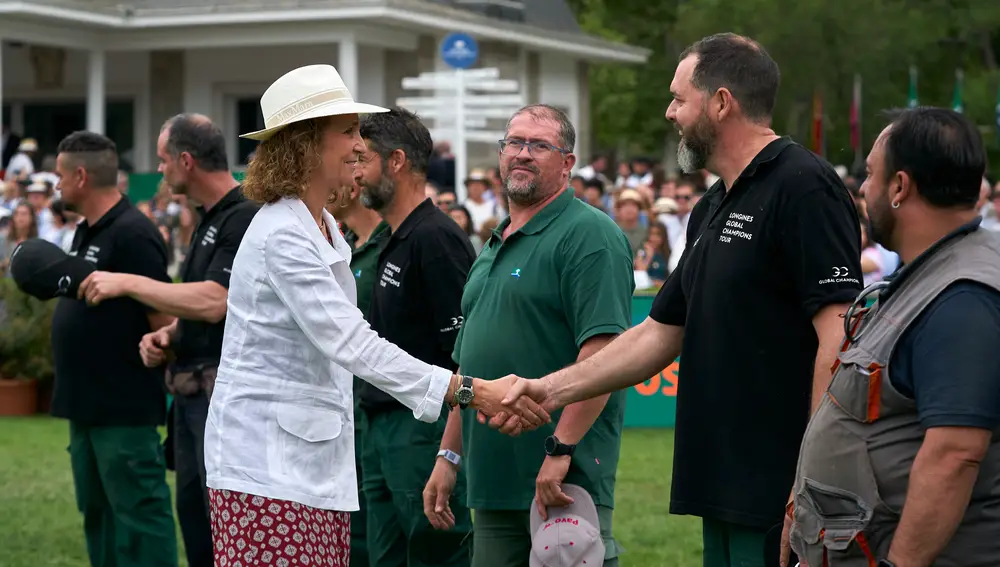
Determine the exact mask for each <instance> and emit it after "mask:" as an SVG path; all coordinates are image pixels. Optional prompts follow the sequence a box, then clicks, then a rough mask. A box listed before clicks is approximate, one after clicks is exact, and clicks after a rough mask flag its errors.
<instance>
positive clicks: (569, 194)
mask: <svg viewBox="0 0 1000 567" xmlns="http://www.w3.org/2000/svg"><path fill="white" fill-rule="evenodd" d="M574 199H576V196H574V195H573V189H571V188H566V189H563V192H562V193H560V194H559V196H558V197H556V198H555V199H554V200H553V201H552V202H551V203H549V204H548V205H545V208H543V209H542V210H540V211H538V212H537V213H535V216H533V217H531V220H529V221H528V223H527V224H525V225H524V226H522V227H521V228H520V229H519V230H518V231H517V232H519V233H522V234H538V233H539V232H542V231H543V230H545V227H547V226H549V223H551V222H552V221H553V220H555V219H556V217H558V216H559V215H561V214H562V212H563V211H565V210H566V207H568V206H569V204H570V203H572V202H573V200H574ZM508 226H510V216H509V215H508V216H507V218H505V219H503V222H501V223H500V225H499V226H497V227H496V228H495V229H493V235H494V236H496V237H497V239H499V240H503V231H504V230H506V228H507V227H508Z"/></svg>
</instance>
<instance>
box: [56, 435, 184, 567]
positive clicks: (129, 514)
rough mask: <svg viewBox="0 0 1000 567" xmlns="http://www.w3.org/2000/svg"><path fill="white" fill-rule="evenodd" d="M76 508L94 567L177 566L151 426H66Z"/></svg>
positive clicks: (160, 460) (158, 453)
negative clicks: (81, 519)
mask: <svg viewBox="0 0 1000 567" xmlns="http://www.w3.org/2000/svg"><path fill="white" fill-rule="evenodd" d="M69 454H70V462H71V463H72V467H73V484H74V485H75V487H76V502H77V507H78V508H79V509H80V512H81V513H82V514H83V532H84V536H85V537H86V540H87V553H88V554H89V556H90V564H91V565H92V566H93V567H176V565H177V535H176V529H177V527H176V525H175V524H174V515H173V509H172V507H171V502H170V488H169V487H168V486H167V479H166V463H165V462H164V458H163V449H162V447H161V445H160V434H159V433H158V432H157V430H156V428H155V427H152V426H149V427H89V426H84V425H80V424H77V423H73V422H70V425H69Z"/></svg>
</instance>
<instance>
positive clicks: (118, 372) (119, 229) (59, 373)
mask: <svg viewBox="0 0 1000 567" xmlns="http://www.w3.org/2000/svg"><path fill="white" fill-rule="evenodd" d="M70 253H71V254H73V255H75V256H78V257H81V258H83V259H85V260H87V261H88V262H91V263H92V264H95V265H96V266H97V269H98V270H101V271H107V272H117V273H128V274H137V275H140V276H145V277H147V278H151V279H154V280H157V281H162V282H169V281H170V277H169V276H168V275H167V247H166V244H165V243H164V241H163V237H162V236H161V235H160V232H159V230H157V228H156V226H155V225H154V224H153V222H152V221H150V220H149V219H148V218H146V217H145V216H144V215H143V214H142V213H141V212H139V210H138V209H136V208H135V207H133V206H132V204H131V203H130V202H129V201H128V199H127V198H126V197H122V199H121V201H119V202H118V204H116V205H115V206H114V207H112V208H111V209H110V210H109V211H108V212H107V213H106V214H105V215H104V216H103V217H101V219H100V220H99V221H97V222H96V223H94V226H88V225H87V223H86V221H84V222H81V223H80V224H79V225H78V226H77V229H76V234H75V235H74V237H73V245H72V248H71V252H70ZM149 311H150V310H149V309H148V308H147V307H146V306H145V305H143V304H142V303H139V302H138V301H136V300H134V299H131V298H129V297H120V298H117V299H109V300H107V301H102V302H101V303H100V304H99V305H97V306H93V307H92V306H90V305H88V304H87V302H86V301H85V300H79V299H75V298H69V297H63V298H60V299H59V303H58V304H57V305H56V310H55V314H54V316H53V319H52V351H53V358H54V363H55V387H54V391H53V396H52V415H54V416H56V417H62V418H66V419H69V420H72V421H75V422H77V423H80V424H84V425H117V426H141V425H160V424H162V423H163V421H164V417H165V415H166V390H165V388H164V385H163V368H162V367H158V368H146V367H145V365H143V363H142V359H141V358H140V357H139V341H141V340H142V337H143V335H145V334H146V333H149V332H150V331H151V330H152V329H151V328H150V325H149V319H148V314H149Z"/></svg>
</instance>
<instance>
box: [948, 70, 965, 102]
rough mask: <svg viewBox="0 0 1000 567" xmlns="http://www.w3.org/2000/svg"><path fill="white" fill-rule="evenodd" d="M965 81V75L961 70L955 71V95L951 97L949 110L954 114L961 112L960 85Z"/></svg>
mask: <svg viewBox="0 0 1000 567" xmlns="http://www.w3.org/2000/svg"><path fill="white" fill-rule="evenodd" d="M964 80H965V73H963V72H962V70H961V69H955V94H953V95H952V97H951V109H952V110H954V111H955V112H962V83H963V82H964Z"/></svg>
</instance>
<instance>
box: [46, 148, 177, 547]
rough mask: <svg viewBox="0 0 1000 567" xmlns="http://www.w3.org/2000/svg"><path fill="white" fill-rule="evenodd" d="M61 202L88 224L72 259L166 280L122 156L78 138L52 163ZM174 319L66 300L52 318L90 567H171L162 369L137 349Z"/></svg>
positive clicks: (123, 302)
mask: <svg viewBox="0 0 1000 567" xmlns="http://www.w3.org/2000/svg"><path fill="white" fill-rule="evenodd" d="M56 173H57V174H58V175H59V178H60V179H59V189H60V191H61V192H62V199H63V202H64V203H65V204H66V206H67V207H68V208H71V209H72V210H73V211H75V212H76V213H78V214H79V215H80V216H81V217H82V218H83V220H82V221H81V222H80V224H79V225H78V226H77V230H76V234H75V236H74V238H73V244H72V247H71V252H70V253H71V254H73V255H75V256H77V257H80V258H83V259H85V260H86V261H88V262H91V263H93V264H94V265H95V266H96V268H97V269H98V270H105V271H108V272H116V273H123V274H125V273H128V274H136V275H138V276H141V277H143V278H148V279H149V281H155V282H166V281H170V278H169V277H168V276H167V250H166V247H165V246H164V244H163V238H162V237H161V236H160V233H159V231H158V230H157V229H156V227H155V226H154V225H153V223H152V222H150V221H149V219H147V218H146V217H145V216H143V215H142V213H140V212H139V211H138V210H136V209H135V208H134V207H133V206H132V205H131V203H129V202H128V199H126V198H125V197H123V196H122V194H121V193H119V192H118V188H117V182H118V151H117V148H116V147H115V144H114V142H112V141H111V140H109V139H108V138H106V137H104V136H101V135H100V134H94V133H91V132H75V133H73V134H70V135H69V136H67V137H66V138H65V139H64V140H62V142H60V143H59V148H58V157H57V159H56ZM172 319H173V318H172V317H170V316H166V315H163V314H162V313H159V312H158V311H157V310H154V309H149V308H147V307H145V306H143V305H142V304H141V303H139V302H137V301H135V300H133V299H130V298H121V299H114V300H110V301H107V302H104V303H102V304H100V305H97V306H89V305H87V303H86V302H84V301H80V300H78V299H76V298H70V297H63V298H61V299H60V300H59V303H58V304H57V305H56V310H55V315H54V317H53V319H52V351H53V358H54V362H55V390H54V392H53V396H52V415H54V416H56V417H62V418H65V419H68V420H69V423H70V425H69V430H70V441H69V454H70V462H71V463H72V467H73V483H74V485H75V487H76V501H77V506H78V507H79V509H80V512H82V513H83V530H84V535H85V536H86V539H87V552H88V554H89V556H90V563H91V565H94V566H95V567H96V566H104V565H117V566H119V567H126V566H127V567H146V566H163V567H173V566H176V565H177V540H176V536H175V529H176V528H175V526H174V517H173V513H172V511H171V509H170V489H169V487H168V486H167V481H166V464H165V462H164V458H163V451H162V449H161V446H160V434H159V432H158V431H157V429H156V428H157V426H159V425H162V424H163V421H164V416H165V414H166V393H165V392H164V391H163V371H162V370H160V369H156V368H147V367H145V366H144V365H143V364H142V359H141V358H140V357H139V353H138V351H137V350H136V348H135V346H136V345H137V344H138V343H139V341H140V340H142V336H143V335H144V334H146V333H148V332H150V331H152V330H154V329H158V328H160V327H162V326H163V325H167V324H170V323H171V320H172Z"/></svg>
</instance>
